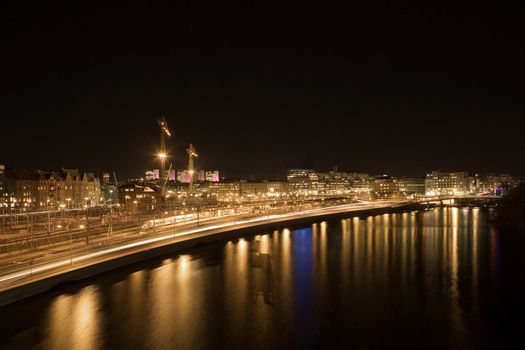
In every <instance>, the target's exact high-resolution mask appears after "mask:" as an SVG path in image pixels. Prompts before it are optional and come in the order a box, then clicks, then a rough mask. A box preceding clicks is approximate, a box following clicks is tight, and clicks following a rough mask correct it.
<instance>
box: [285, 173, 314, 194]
mask: <svg viewBox="0 0 525 350" xmlns="http://www.w3.org/2000/svg"><path fill="white" fill-rule="evenodd" d="M316 176H317V175H316V174H315V170H313V169H290V170H288V172H287V175H286V179H287V180H288V184H289V186H290V192H292V193H294V194H302V195H307V194H309V193H310V188H311V185H310V182H311V181H315V180H316Z"/></svg>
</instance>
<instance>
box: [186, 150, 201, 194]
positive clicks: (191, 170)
mask: <svg viewBox="0 0 525 350" xmlns="http://www.w3.org/2000/svg"><path fill="white" fill-rule="evenodd" d="M186 152H188V172H189V173H190V186H189V190H188V193H191V192H192V191H193V173H194V171H195V170H194V167H193V158H197V157H198V156H199V155H198V154H197V150H196V149H195V147H193V145H192V144H191V143H190V147H188V148H187V149H186Z"/></svg>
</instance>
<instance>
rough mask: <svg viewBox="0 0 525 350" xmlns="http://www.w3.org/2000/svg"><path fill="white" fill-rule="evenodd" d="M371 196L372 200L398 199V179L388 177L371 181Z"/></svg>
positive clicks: (384, 176) (383, 176)
mask: <svg viewBox="0 0 525 350" xmlns="http://www.w3.org/2000/svg"><path fill="white" fill-rule="evenodd" d="M372 194H373V197H374V199H378V200H387V199H397V198H399V197H400V193H399V183H398V179H396V178H395V177H392V176H388V175H382V176H380V177H377V178H375V179H374V181H373V188H372Z"/></svg>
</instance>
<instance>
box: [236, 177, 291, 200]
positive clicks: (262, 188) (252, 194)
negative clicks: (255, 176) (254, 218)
mask: <svg viewBox="0 0 525 350" xmlns="http://www.w3.org/2000/svg"><path fill="white" fill-rule="evenodd" d="M239 189H240V194H241V196H242V197H244V198H251V199H261V200H262V199H264V198H272V197H281V196H283V195H286V194H287V192H288V189H287V184H286V183H284V182H282V181H241V182H240V188H239Z"/></svg>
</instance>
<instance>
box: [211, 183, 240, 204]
mask: <svg viewBox="0 0 525 350" xmlns="http://www.w3.org/2000/svg"><path fill="white" fill-rule="evenodd" d="M208 192H209V193H210V194H211V195H213V196H215V197H217V199H218V200H226V201H228V200H234V199H237V198H239V196H240V194H241V183H240V181H237V180H226V181H221V182H212V183H210V185H209V187H208Z"/></svg>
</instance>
